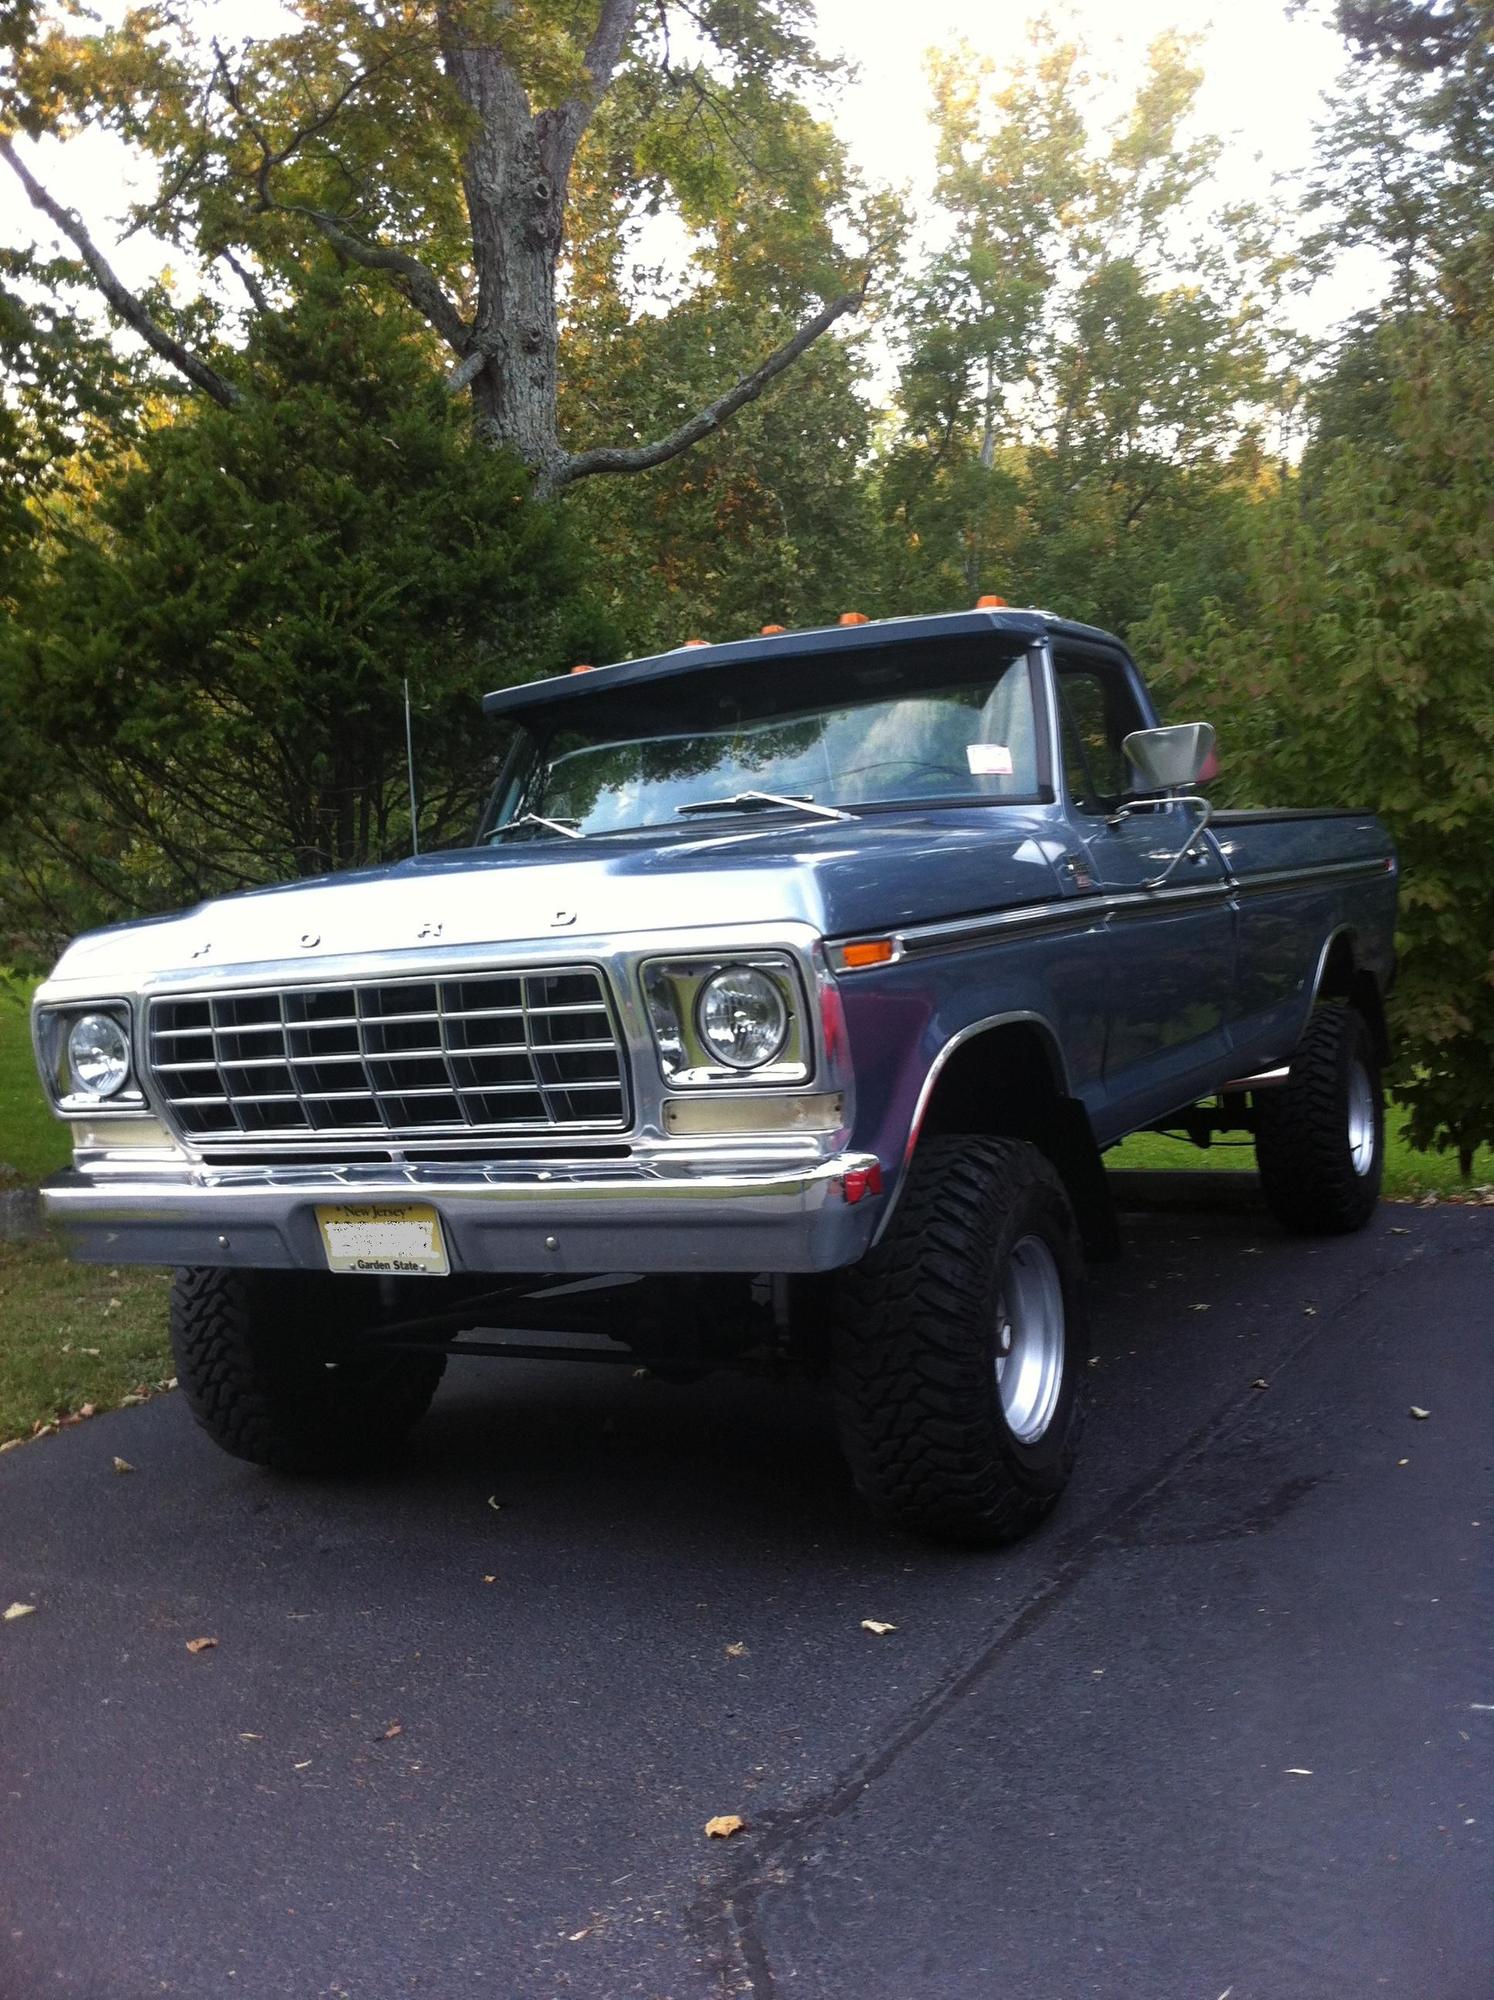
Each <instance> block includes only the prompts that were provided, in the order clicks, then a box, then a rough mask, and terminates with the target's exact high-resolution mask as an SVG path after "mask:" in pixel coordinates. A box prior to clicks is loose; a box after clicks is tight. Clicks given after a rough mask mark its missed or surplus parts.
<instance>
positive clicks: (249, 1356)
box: [171, 1267, 446, 1472]
mask: <svg viewBox="0 0 1494 2000" xmlns="http://www.w3.org/2000/svg"><path fill="white" fill-rule="evenodd" d="M380 1317H381V1312H380V1300H379V1297H378V1293H377V1287H376V1285H374V1284H373V1283H372V1282H371V1281H369V1280H367V1279H361V1278H341V1277H337V1278H333V1277H327V1276H324V1275H322V1274H321V1273H318V1272H298V1271H224V1270H216V1269H213V1268H210V1267H206V1268H202V1267H199V1268H195V1269H190V1270H181V1271H178V1272H177V1273H176V1276H175V1279H174V1280H173V1283H172V1287H171V1346H172V1352H173V1354H174V1355H175V1357H176V1373H177V1379H178V1381H179V1382H180V1384H181V1388H182V1393H183V1394H184V1395H185V1397H186V1399H187V1407H188V1408H189V1409H190V1410H191V1412H192V1415H193V1416H194V1417H195V1418H196V1419H197V1422H198V1423H199V1424H200V1425H201V1426H202V1428H203V1429H204V1430H205V1431H206V1432H207V1434H208V1436H209V1437H210V1438H211V1439H212V1440H213V1442H214V1444H217V1445H221V1446H222V1448H223V1450H224V1451H227V1452H232V1453H233V1455H234V1457H235V1458H247V1459H248V1460H250V1461H251V1463H253V1464H255V1465H269V1466H273V1467H274V1468H275V1469H276V1470H277V1471H280V1472H331V1471H348V1470H352V1469H354V1468H359V1467H367V1466H372V1465H377V1464H379V1463H380V1462H381V1461H384V1460H387V1459H388V1458H389V1456H390V1455H391V1454H392V1453H393V1452H394V1450H395V1449H396V1447H397V1446H398V1445H399V1443H400V1441H401V1440H402V1439H403V1437H404V1435H405V1433H406V1432H407V1431H408V1430H409V1429H410V1428H411V1427H412V1425H414V1424H415V1423H417V1422H418V1421H419V1419H420V1418H421V1417H423V1416H424V1415H425V1413H426V1411H427V1409H429V1407H430V1402H431V1398H432V1397H433V1396H434V1395H435V1393H436V1388H437V1385H438V1384H439V1383H440V1380H441V1376H442V1373H443V1371H444V1370H445V1367H446V1356H445V1354H444V1353H441V1352H431V1353H429V1354H418V1353H417V1354H410V1353H405V1352H401V1351H399V1350H395V1349H388V1348H385V1349H380V1348H378V1347H377V1346H375V1345H373V1344H372V1343H370V1342H368V1341H367V1340H362V1341H360V1334H361V1333H363V1332H364V1331H365V1330H373V1329H376V1327H377V1323H378V1320H379V1318H380ZM386 1323H387V1322H386Z"/></svg>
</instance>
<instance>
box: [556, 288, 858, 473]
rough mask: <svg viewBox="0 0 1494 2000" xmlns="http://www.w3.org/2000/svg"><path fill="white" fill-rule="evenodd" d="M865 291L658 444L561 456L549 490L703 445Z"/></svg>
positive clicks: (812, 324)
mask: <svg viewBox="0 0 1494 2000" xmlns="http://www.w3.org/2000/svg"><path fill="white" fill-rule="evenodd" d="M865 296H866V289H865V286H863V287H862V289H861V290H860V291H857V292H847V293H845V295H844V296H843V297H841V298H838V299H833V300H832V301H831V302H830V304H829V305H827V306H823V307H821V309H820V311H819V312H817V313H816V314H815V316H814V318H813V319H809V320H806V321H805V322H804V324H803V326H801V327H800V328H799V330H798V332H797V333H796V334H794V336H793V338H792V339H790V340H786V341H785V342H784V343H783V345H782V347H779V348H775V349H774V351H773V353H771V354H770V355H769V356H768V358H767V360H766V361H764V362H763V364H762V366H761V367H760V368H755V369H754V370H753V372H752V373H751V374H750V375H744V376H743V377H742V379H741V380H740V381H739V382H737V383H736V384H734V385H733V387H732V388H730V389H728V390H727V392H726V394H725V395H724V396H718V397H717V398H716V401H715V402H714V403H709V404H707V406H706V407H705V409H703V410H702V411H700V413H699V414H698V415H697V416H694V417H692V418H691V419H690V421H689V422H688V423H687V424H681V425H680V427H679V429H678V430H677V431H673V432H671V434H670V435H669V436H668V437H666V438H660V439H658V440H657V442H656V443H654V444H639V445H600V446H598V447H596V448H595V449H593V450H591V451H581V452H576V453H575V454H573V456H571V457H569V458H565V459H562V460H561V462H560V464H559V465H558V466H557V467H556V468H555V470H554V471H553V472H552V473H551V474H550V476H549V477H548V479H546V480H544V481H543V482H542V484H543V490H544V491H545V492H547V493H555V492H558V491H559V490H560V488H561V487H563V486H570V485H572V484H573V483H574V482H575V481H576V480H578V479H590V478H593V477H594V476H595V475H596V474H597V473H599V472H647V471H648V469H649V468H650V467H651V466H655V465H663V464H665V463H666V462H667V461H668V460H669V459H671V458H678V457H679V455H680V453H681V452H682V451H688V450H689V449H690V447H691V445H692V444H699V443H700V441H701V439H702V438H707V437H709V436H710V435H711V433H712V432H713V431H719V430H720V428H721V426H722V425H723V424H724V423H725V422H726V420H727V418H728V417H732V416H735V415H736V413H737V411H738V410H740V409H741V408H742V407H743V405H744V404H746V403H752V402H755V401H756V400H757V398H758V397H759V396H760V395H761V394H762V393H763V391H764V389H766V388H767V386H768V384H769V383H770V382H772V381H774V380H775V379H776V377H778V376H779V375H781V374H782V373H783V371H784V370H785V369H786V368H791V367H792V366H793V365H794V363H795V362H796V361H797V360H798V359H799V356H800V355H801V354H802V353H804V351H805V349H806V348H809V347H812V346H813V345H814V343H815V342H816V341H817V340H818V339H819V337H820V335H821V334H822V333H824V332H826V331H827V330H828V329H829V328H830V327H832V326H834V324H835V322H836V321H837V320H838V319H842V318H844V316H845V315H846V314H847V313H850V312H855V311H856V309H857V308H858V307H859V306H860V304H861V302H862V300H863V299H864V297H865Z"/></svg>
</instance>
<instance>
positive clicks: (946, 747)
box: [481, 635, 1039, 840]
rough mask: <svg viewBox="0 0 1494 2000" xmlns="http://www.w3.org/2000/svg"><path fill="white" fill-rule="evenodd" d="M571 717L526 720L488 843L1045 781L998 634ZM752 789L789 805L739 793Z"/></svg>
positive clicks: (650, 689) (655, 694)
mask: <svg viewBox="0 0 1494 2000" xmlns="http://www.w3.org/2000/svg"><path fill="white" fill-rule="evenodd" d="M563 713H564V718H565V719H564V722H563V723H562V722H561V720H560V716H559V715H556V716H554V717H551V716H548V715H547V716H545V717H544V718H543V720H542V721H537V722H536V724H535V725H533V729H534V733H532V734H531V733H529V731H526V733H525V736H524V738H523V739H522V740H521V742H522V747H521V748H520V750H519V752H518V753H517V755H516V757H515V759H514V762H513V763H512V764H511V766H510V768H509V772H508V776H507V780H506V782H505V783H503V784H502V785H501V786H500V789H499V795H496V796H495V797H494V799H493V802H492V806H491V808H490V810H489V813H488V814H487V816H486V819H485V825H484V829H483V833H482V835H481V837H482V838H483V839H486V840H514V839H541V840H544V839H555V838H561V837H564V834H565V833H571V832H574V833H579V834H581V835H582V836H586V835H590V834H598V833H621V832H627V831H632V830H634V829H638V828H644V827H664V826H669V827H676V828H680V827H686V826H689V825H692V824H694V825H696V826H698V825H699V824H700V821H699V819H697V818H696V817H695V813H697V812H699V811H700V808H701V807H702V806H710V805H715V806H716V807H717V808H718V812H717V814H716V815H715V816H718V817H721V818H729V817H731V815H732V812H733V811H734V810H741V811H743V812H744V813H745V812H746V811H748V810H755V811H764V810H766V811H769V812H772V811H776V810H780V809H781V810H782V811H784V812H785V813H792V812H793V810H794V807H793V805H792V804H791V803H788V802H789V801H794V800H799V801H809V802H811V803H812V804H815V805H819V806H831V807H837V808H840V809H841V810H844V811H851V812H854V811H856V810H857V809H858V808H860V807H863V806H867V805H877V804H891V803H897V802H903V801H910V802H927V801H930V800H944V801H946V802H954V801H956V800H959V801H966V802H969V801H981V800H992V801H994V800H1000V799H1019V798H1033V797H1035V796H1036V795H1037V793H1038V787H1039V773H1038V754H1037V727H1036V716H1035V712H1034V707H1033V695H1032V680H1031V675H1030V673H1029V671H1028V667H1027V661H1026V656H1025V654H1017V655H1015V656H1014V655H1012V654H1011V653H1010V652H1009V651H1007V650H1006V649H1005V648H999V647H997V648H993V646H992V643H991V640H990V638H989V637H988V636H986V635H981V636H980V637H978V638H974V639H968V640H967V639H959V640H952V641H951V640H944V641H940V642H937V643H935V644H927V643H926V644H924V645H922V646H898V647H890V648H887V649H884V650H879V651H877V652H874V653H858V654H853V655H845V654H843V655H840V656H839V657H837V656H834V655H831V656H828V657H827V656H825V655H819V656H818V657H806V658H797V659H795V658H792V657H789V658H786V659H777V660H772V661H764V662H763V663H762V664H761V665H759V666H750V667H746V666H744V667H742V668H740V669H725V668H714V669H710V670H707V671H704V672H702V673H700V674H698V675H689V676H684V677H681V678H678V679H672V680H667V681H662V682H660V683H658V684H656V685H653V686H650V685H647V684H645V685H643V686H640V687H635V688H632V689H627V690H618V691H616V692H614V693H609V694H606V695H603V694H602V693H601V692H600V691H599V692H598V694H597V696H596V697H595V698H594V699H593V700H588V701H582V702H579V703H576V704H575V705H574V706H572V707H571V708H569V709H568V710H566V711H563ZM545 730H548V731H549V733H540V732H541V731H545ZM749 792H750V793H755V794H758V795H761V794H763V793H777V794H779V795H781V797H782V798H783V800H784V801H785V803H784V805H783V806H782V808H778V807H775V806H773V805H771V803H770V804H769V805H767V806H764V804H763V801H762V799H761V797H760V796H759V797H758V799H757V800H756V801H755V802H754V801H752V800H743V799H741V798H739V795H740V794H742V793H749ZM692 809H693V810H692ZM686 814H689V817H686ZM547 821H548V822H550V824H549V825H548V826H547V825H546V824H545V822H547Z"/></svg>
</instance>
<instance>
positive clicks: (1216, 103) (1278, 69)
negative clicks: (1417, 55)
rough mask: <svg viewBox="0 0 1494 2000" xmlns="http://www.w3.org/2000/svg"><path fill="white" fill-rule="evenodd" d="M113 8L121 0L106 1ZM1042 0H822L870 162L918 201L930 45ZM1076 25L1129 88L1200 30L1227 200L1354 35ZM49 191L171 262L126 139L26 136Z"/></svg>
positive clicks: (1370, 273)
mask: <svg viewBox="0 0 1494 2000" xmlns="http://www.w3.org/2000/svg"><path fill="white" fill-rule="evenodd" d="M102 11H105V12H108V11H112V10H111V9H110V8H109V7H108V6H107V5H106V6H105V8H104V9H103V10H102ZM204 11H205V13H206V14H207V16H208V17H209V18H210V19H211V21H212V24H213V26H214V28H215V29H216V30H217V31H218V32H220V33H221V34H223V35H224V36H225V38H231V37H233V36H235V35H238V34H242V33H244V32H246V31H248V30H249V29H250V28H251V26H252V25H253V24H254V23H255V22H256V20H257V21H258V22H260V23H262V22H263V21H264V18H265V15H266V13H267V12H270V11H272V7H271V5H267V0H215V4H209V5H208V6H207V7H206V8H205V10H204ZM1036 11H1039V9H1038V8H1037V7H1035V6H1033V7H1029V6H1025V5H1023V4H1021V0H1017V4H1006V5H1003V4H1002V3H1001V0H912V4H909V0H819V5H818V15H819V21H820V31H821V40H822V42H823V43H824V45H825V46H826V47H827V48H832V49H837V50H839V51H841V52H843V53H845V54H846V55H848V56H850V57H851V58H852V60H853V61H854V62H855V63H856V64H857V65H858V68H859V71H860V76H859V80H858V81H857V82H856V83H855V84H853V85H850V86H848V87H846V88H845V89H844V90H843V91H841V92H840V93H838V95H837V99H836V103H835V106H834V117H835V122H836V124H837V126H838V128H839V130H840V131H841V133H842V135H843V137H844V138H845V140H846V142H847V144H848V146H849V147H850V149H851V152H852V154H853V157H854V158H855V159H856V161H857V163H858V165H859V166H860V167H861V168H862V170H863V172H864V173H865V174H866V175H867V176H868V177H869V178H871V179H873V180H883V181H889V182H892V183H893V184H895V185H906V186H908V187H909V188H910V189H911V190H912V194H913V200H914V206H915V211H916V209H917V207H918V206H919V196H920V194H921V193H922V192H924V191H926V189H927V187H928V184H929V181H930V179H931V175H932V146H931V141H930V134H929V129H928V125H927V122H926V110H927V103H928V90H927V85H926V82H925V78H924V71H923V58H924V53H925V51H926V50H927V49H928V48H930V47H932V46H936V45H939V44H943V43H947V42H950V41H953V40H955V39H957V38H959V37H963V38H965V39H966V40H967V41H969V42H970V44H971V45H972V46H973V47H974V48H975V49H976V50H977V51H978V52H979V53H982V54H987V55H990V56H992V57H994V58H996V60H997V61H998V63H999V62H1000V59H1001V56H1002V54H1003V52H1004V51H1008V50H1009V51H1010V52H1011V53H1012V55H1013V56H1017V55H1019V54H1020V52H1021V50H1022V49H1023V47H1024V45H1025V41H1026V35H1025V24H1026V22H1027V20H1028V18H1029V16H1030V15H1031V14H1032V13H1033V12H1036ZM1051 11H1052V12H1053V13H1054V14H1055V16H1056V17H1057V18H1058V19H1059V20H1060V21H1061V22H1063V23H1072V25H1073V27H1074V28H1075V29H1076V30H1077V31H1078V32H1079V34H1080V35H1081V37H1082V38H1083V40H1084V41H1085V42H1086V43H1087V44H1088V45H1089V47H1090V49H1091V51H1092V57H1093V66H1094V67H1095V68H1096V69H1099V70H1113V71H1114V72H1115V73H1116V76H1117V83H1118V89H1119V91H1121V92H1125V91H1126V89H1127V86H1128V85H1134V83H1135V81H1136V80H1137V78H1138V77H1139V74H1140V71H1141V66H1142V63H1143V61H1144V58H1145V55H1146V50H1147V47H1148V45H1149V44H1150V43H1151V42H1152V41H1153V40H1154V39H1155V37H1156V36H1157V35H1159V34H1161V33H1163V32H1165V31H1166V30H1168V29H1178V30H1181V31H1182V32H1184V33H1185V34H1190V35H1199V36H1201V37H1202V45H1201V48H1200V51H1199V60H1200V62H1201V64H1202V66H1203V69H1204V75H1205V82H1204V86H1203V90H1202V93H1201V101H1200V106H1199V127H1200V130H1202V131H1208V132H1212V133H1214V134H1216V135H1217V136H1218V137H1220V138H1222V139H1223V140H1224V141H1225V152H1224V156H1223V158H1222V160H1221V163H1220V169H1219V175H1218V180H1217V184H1216V188H1215V190H1214V192H1215V193H1216V194H1217V196H1218V197H1219V199H1220V200H1227V199H1236V198H1251V199H1255V200H1258V201H1262V202H1270V201H1272V200H1273V199H1279V198H1280V197H1277V196H1276V195H1274V193H1273V182H1274V177H1275V176H1277V175H1280V174H1283V173H1291V172H1293V171H1296V170H1299V169H1301V168H1303V167H1305V166H1306V165H1307V164H1308V161H1309V159H1310V157H1311V149H1312V127H1313V123H1314V120H1315V119H1316V118H1317V117H1318V115H1319V114H1320V111H1321V99H1322V93H1323V92H1324V91H1325V90H1327V89H1328V88H1329V87H1330V86H1331V84H1332V82H1333V80H1334V77H1335V76H1336V74H1337V73H1338V71H1339V70H1340V68H1341V67H1342V66H1343V48H1342V44H1341V43H1340V42H1339V40H1338V38H1337V37H1336V36H1335V35H1334V34H1333V33H1332V31H1331V29H1330V28H1328V27H1327V26H1326V25H1325V24H1324V23H1323V22H1322V21H1321V20H1318V19H1314V18H1311V17H1308V16H1299V17H1296V18H1293V19H1288V17H1287V15H1286V12H1285V0H1213V4H1209V0H1068V4H1067V5H1055V6H1054V8H1053V9H1052V10H1051ZM28 151H29V153H30V157H31V158H32V159H33V160H35V161H36V162H37V164H38V167H39V168H44V170H45V171H44V178H45V180H46V182H47V184H48V186H49V187H50V189H51V191H52V192H53V193H54V194H55V195H56V196H57V197H58V198H59V199H60V200H62V201H65V202H67V203H69V204H70V205H72V206H73V207H75V208H77V209H78V211H79V212H80V213H81V214H82V216H83V217H84V219H85V221H86V222H87V223H88V225H89V227H90V229H91V230H92V231H93V234H94V237H95V240H96V241H97V242H98V243H99V244H100V245H101V247H103V248H104V249H105V251H106V253H107V254H109V255H110V256H111V260H112V261H114V262H115V264H116V268H117V269H118V270H119V272H120V275H121V276H122V277H124V278H125V279H126V281H127V282H128V283H130V284H132V285H138V284H139V283H141V282H142V281H144V280H145V279H147V278H150V277H153V276H155V275H157V274H158V273H159V272H160V271H161V269H162V268H163V266H164V265H166V264H168V263H170V262H171V261H172V253H171V252H170V251H169V249H168V248H167V247H166V246H164V245H160V244H155V243H152V242H151V241H150V240H149V239H147V238H143V237H142V238H135V239H133V240H131V241H130V242H129V243H127V244H123V245H120V244H119V242H118V237H117V233H116V231H115V230H114V229H113V227H112V226H111V221H110V218H111V216H114V215H116V214H117V213H118V212H119V210H120V208H121V207H122V205H123V201H124V200H125V199H127V198H128V192H129V190H128V183H127V179H126V171H127V166H128V162H127V160H126V159H125V157H124V156H123V154H122V151H121V149H120V148H118V147H117V146H115V145H114V144H113V143H112V142H110V141H108V140H106V139H103V138H99V137H95V136H93V135H89V136H87V137H85V138H84V139H83V140H80V141H78V142H75V143H73V144H72V145H70V146H67V147H65V148H64V147H55V146H52V145H47V146H45V147H43V148H41V149H39V150H38V149H34V148H33V149H28ZM0 235H3V237H4V239H5V240H7V241H12V242H14V241H17V240H20V241H25V240H28V239H33V238H34V239H35V240H37V241H38V242H41V243H43V244H47V243H53V242H55V239H54V238H52V237H51V235H50V232H49V230H48V227H47V225H46V223H45V220H44V218H42V217H41V216H39V215H37V214H36V212H35V211H34V210H33V209H32V208H31V207H30V206H29V204H28V203H27V202H26V200H25V197H24V196H23V194H22V193H21V190H20V188H19V186H18V184H17V183H16V182H15V180H14V178H13V176H11V175H10V174H8V173H4V174H0ZM1378 290H1379V272H1378V266H1377V265H1376V263H1375V261H1374V260H1373V259H1372V258H1368V257H1354V258H1350V259H1347V260H1345V262H1344V264H1343V266H1342V267H1341V268H1340V270H1339V271H1338V272H1337V273H1336V274H1335V276H1334V278H1333V279H1332V280H1331V281H1330V282H1328V283H1327V284H1323V285H1320V286H1319V287H1317V289H1316V290H1315V291H1314V293H1313V294H1312V296H1311V297H1310V298H1309V299H1306V300H1303V301H1300V302H1299V304H1298V307H1297V311H1296V315H1295V316H1296V318H1297V319H1298V322H1299V324H1300V325H1301V326H1302V328H1303V329H1304V330H1305V331H1309V332H1321V331H1324V330H1326V329H1327V328H1328V327H1330V326H1331V325H1333V324H1334V323H1336V322H1337V321H1339V320H1340V319H1342V318H1344V317H1345V316H1347V314H1349V313H1350V312H1353V311H1354V310H1356V309H1357V308H1358V307H1359V306H1361V305H1364V304H1367V303H1369V302H1370V300H1371V299H1372V298H1373V297H1374V296H1375V294H1376V293H1377V292H1378Z"/></svg>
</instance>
